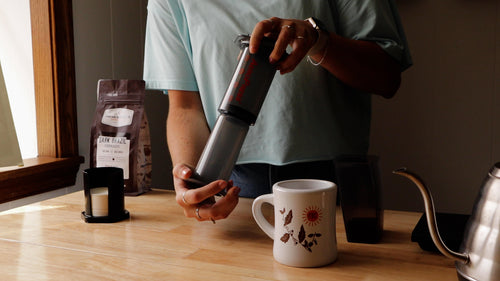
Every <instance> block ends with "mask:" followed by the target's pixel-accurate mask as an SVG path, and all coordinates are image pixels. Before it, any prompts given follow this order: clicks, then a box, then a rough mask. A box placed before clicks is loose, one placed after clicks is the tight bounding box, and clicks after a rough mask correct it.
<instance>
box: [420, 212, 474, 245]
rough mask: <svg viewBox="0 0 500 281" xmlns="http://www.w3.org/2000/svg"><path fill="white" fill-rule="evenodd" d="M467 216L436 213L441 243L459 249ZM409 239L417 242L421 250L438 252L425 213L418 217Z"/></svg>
mask: <svg viewBox="0 0 500 281" xmlns="http://www.w3.org/2000/svg"><path fill="white" fill-rule="evenodd" d="M469 217H470V215H462V214H450V213H436V222H437V226H438V231H439V236H441V239H442V240H443V243H444V244H445V245H446V246H447V247H448V248H449V249H450V250H452V251H459V250H460V245H461V243H462V240H463V238H464V232H465V228H466V226H467V221H468V220H469ZM411 241H412V242H417V243H418V245H419V246H420V248H422V250H425V251H430V252H436V253H439V250H438V249H437V248H436V246H435V245H434V242H433V241H432V238H431V235H430V233H429V227H428V226H427V216H426V215H425V213H424V214H423V215H422V216H421V217H420V220H419V221H418V223H417V225H416V226H415V228H414V229H413V232H412V234H411Z"/></svg>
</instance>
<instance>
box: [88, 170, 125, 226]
mask: <svg viewBox="0 0 500 281" xmlns="http://www.w3.org/2000/svg"><path fill="white" fill-rule="evenodd" d="M83 182H84V188H83V189H84V193H85V211H83V212H82V214H81V217H82V219H83V220H84V221H85V222H88V223H113V222H118V221H122V220H125V219H128V218H130V213H129V212H128V211H127V210H125V194H124V192H125V191H124V180H123V169H121V168H115V167H99V168H89V169H86V170H85V171H84V172H83ZM98 187H107V188H108V215H107V216H93V215H92V197H91V192H90V190H91V189H93V188H98Z"/></svg>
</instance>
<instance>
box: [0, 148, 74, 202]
mask: <svg viewBox="0 0 500 281" xmlns="http://www.w3.org/2000/svg"><path fill="white" fill-rule="evenodd" d="M81 163H83V157H80V156H77V157H70V158H55V157H37V158H31V159H24V166H22V167H9V168H2V169H0V203H5V202H8V201H12V200H17V199H21V198H23V197H27V196H32V195H36V194H40V193H43V192H48V191H52V190H56V189H59V188H63V187H67V186H72V185H74V184H75V181H76V174H77V172H78V170H79V167H80V164H81Z"/></svg>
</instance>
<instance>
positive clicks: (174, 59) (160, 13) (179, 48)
mask: <svg viewBox="0 0 500 281" xmlns="http://www.w3.org/2000/svg"><path fill="white" fill-rule="evenodd" d="M174 3H176V1H170V0H149V2H148V18H147V23H146V39H145V46H144V74H143V79H144V80H145V81H146V88H148V89H156V90H163V91H165V92H166V91H168V90H185V91H198V86H197V83H196V78H195V75H194V72H193V68H192V63H191V62H192V52H191V45H190V41H189V31H188V29H187V24H186V19H185V15H184V13H183V11H182V9H180V7H179V6H178V5H179V4H175V5H177V6H173V5H174Z"/></svg>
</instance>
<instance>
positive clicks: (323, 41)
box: [304, 17, 330, 56]
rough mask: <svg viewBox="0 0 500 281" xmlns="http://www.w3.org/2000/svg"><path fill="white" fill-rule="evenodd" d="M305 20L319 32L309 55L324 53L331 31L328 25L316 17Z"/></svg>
mask: <svg viewBox="0 0 500 281" xmlns="http://www.w3.org/2000/svg"><path fill="white" fill-rule="evenodd" d="M304 21H306V22H308V23H309V24H310V25H311V27H312V28H314V29H315V30H316V32H317V37H316V41H315V42H314V45H313V46H312V47H311V49H309V51H308V52H307V55H308V56H316V55H319V54H323V53H324V52H325V49H326V48H327V45H328V38H329V36H330V33H329V32H328V31H327V29H326V26H325V25H324V24H323V23H322V22H321V21H320V20H318V19H316V18H314V17H310V18H307V19H305V20H304Z"/></svg>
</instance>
